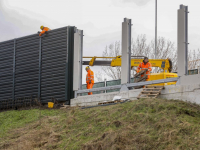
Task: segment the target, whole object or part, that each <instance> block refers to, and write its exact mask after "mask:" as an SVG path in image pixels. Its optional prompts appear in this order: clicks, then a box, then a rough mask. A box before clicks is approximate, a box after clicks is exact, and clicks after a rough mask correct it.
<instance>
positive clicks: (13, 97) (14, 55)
mask: <svg viewBox="0 0 200 150" xmlns="http://www.w3.org/2000/svg"><path fill="white" fill-rule="evenodd" d="M15 57H16V39H14V50H13V91H12V99H13V101H14V100H15Z"/></svg>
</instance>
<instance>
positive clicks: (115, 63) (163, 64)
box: [83, 56, 178, 86]
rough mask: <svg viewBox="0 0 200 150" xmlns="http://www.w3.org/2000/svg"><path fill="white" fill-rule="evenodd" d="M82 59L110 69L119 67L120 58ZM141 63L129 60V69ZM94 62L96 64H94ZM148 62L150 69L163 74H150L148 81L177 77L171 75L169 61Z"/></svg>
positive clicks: (139, 60)
mask: <svg viewBox="0 0 200 150" xmlns="http://www.w3.org/2000/svg"><path fill="white" fill-rule="evenodd" d="M83 58H91V60H90V61H89V62H88V63H87V61H85V64H86V63H87V65H90V66H94V65H101V66H104V65H105V66H112V67H119V66H121V56H117V57H95V56H94V57H83ZM97 58H103V59H112V61H106V60H104V61H97V62H96V59H97ZM142 61H143V59H140V58H132V59H131V68H133V67H137V66H139V64H140V63H141V62H142ZM95 62H96V64H95ZM149 62H150V63H151V65H152V67H159V68H161V69H163V72H161V73H151V76H150V79H149V81H152V80H160V79H167V78H175V77H178V75H177V74H176V73H171V71H172V62H171V60H170V59H149ZM172 84H176V82H168V83H160V84H155V85H162V86H163V85H172Z"/></svg>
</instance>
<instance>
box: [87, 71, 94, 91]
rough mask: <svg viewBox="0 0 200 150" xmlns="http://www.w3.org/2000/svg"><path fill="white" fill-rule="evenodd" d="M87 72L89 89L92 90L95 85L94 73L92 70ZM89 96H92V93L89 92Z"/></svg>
mask: <svg viewBox="0 0 200 150" xmlns="http://www.w3.org/2000/svg"><path fill="white" fill-rule="evenodd" d="M87 72H88V73H87V75H86V83H87V89H92V87H93V85H94V72H93V71H92V70H91V69H89V70H88V71H87ZM88 95H92V92H89V93H88Z"/></svg>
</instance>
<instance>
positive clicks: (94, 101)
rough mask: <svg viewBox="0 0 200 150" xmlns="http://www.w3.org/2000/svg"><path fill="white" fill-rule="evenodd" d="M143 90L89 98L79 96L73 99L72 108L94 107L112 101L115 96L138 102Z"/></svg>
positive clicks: (95, 95) (97, 95)
mask: <svg viewBox="0 0 200 150" xmlns="http://www.w3.org/2000/svg"><path fill="white" fill-rule="evenodd" d="M141 90H142V89H136V90H129V91H127V92H112V93H104V94H94V95H87V96H79V97H77V98H74V99H71V106H94V105H98V103H99V102H104V101H111V100H113V98H114V96H122V98H123V99H127V98H129V99H131V100H136V99H137V97H138V95H139V94H140V92H141Z"/></svg>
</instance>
